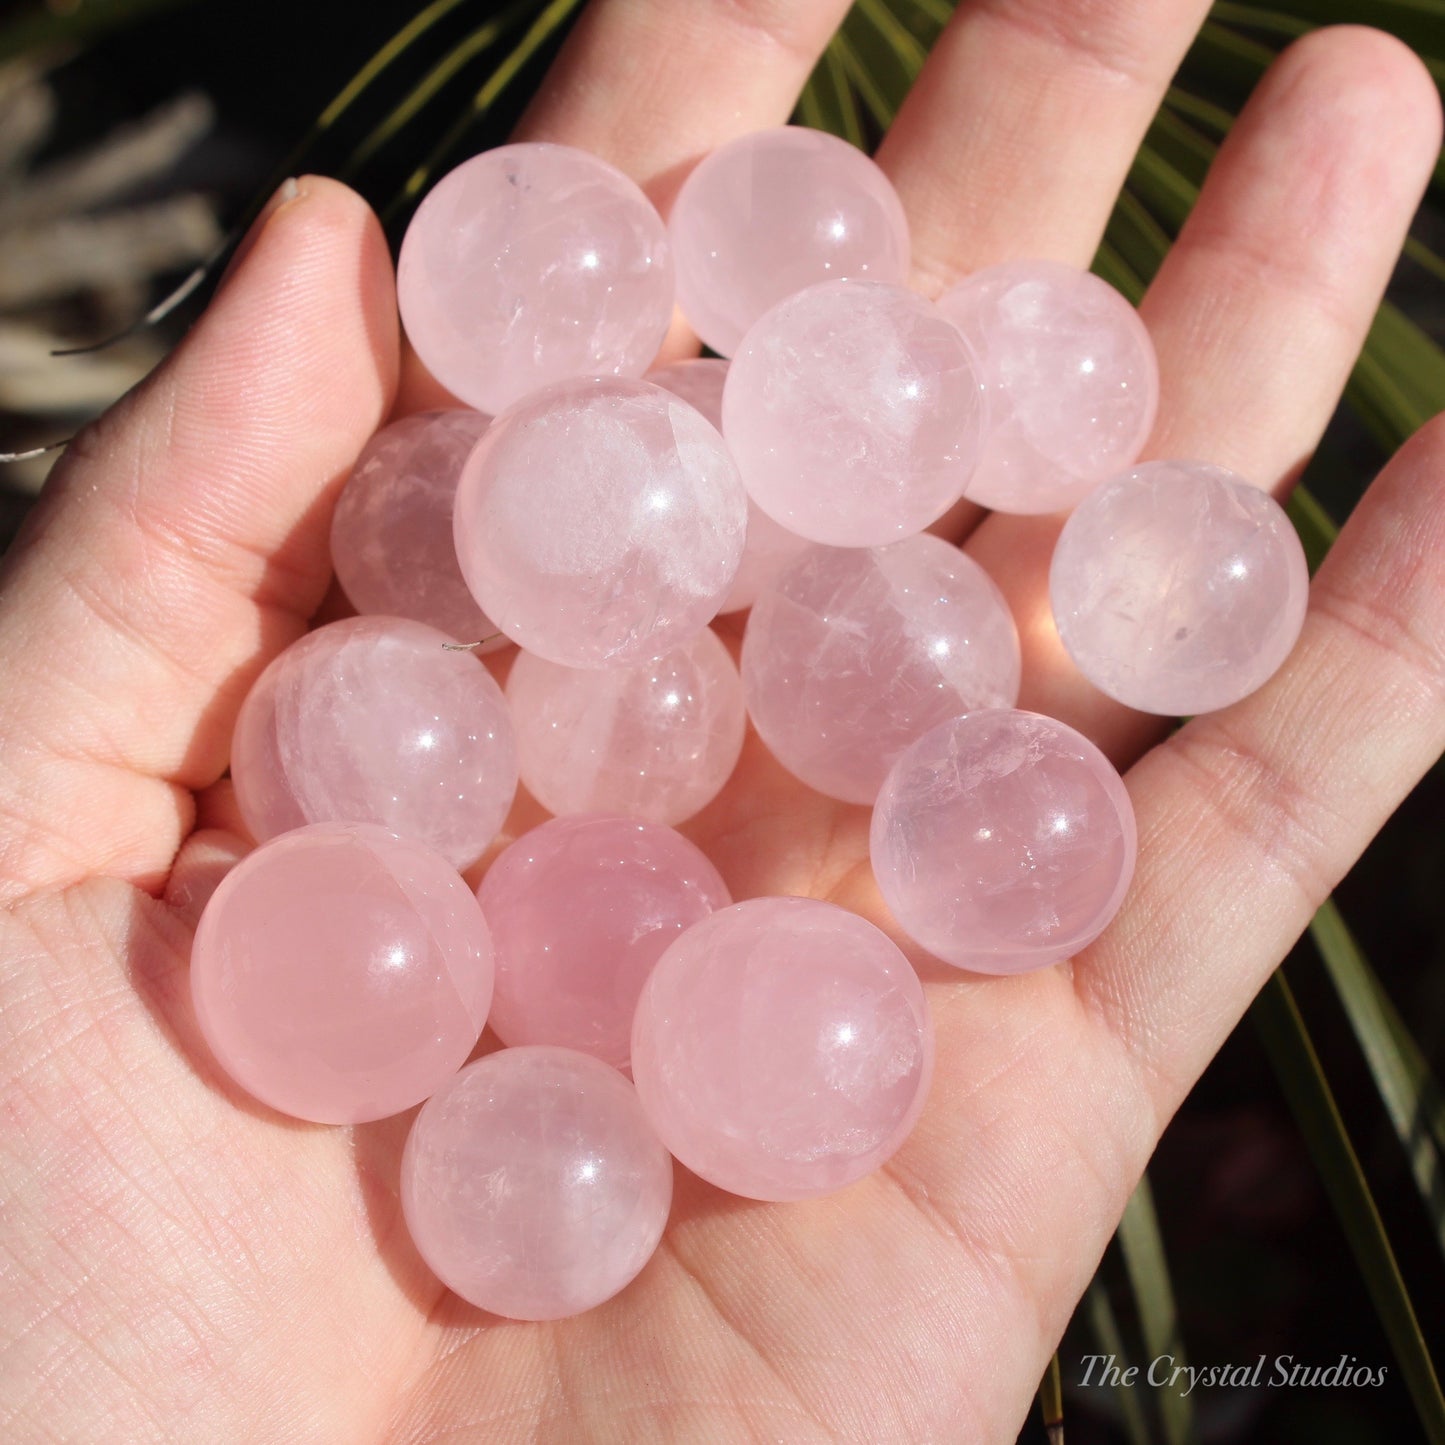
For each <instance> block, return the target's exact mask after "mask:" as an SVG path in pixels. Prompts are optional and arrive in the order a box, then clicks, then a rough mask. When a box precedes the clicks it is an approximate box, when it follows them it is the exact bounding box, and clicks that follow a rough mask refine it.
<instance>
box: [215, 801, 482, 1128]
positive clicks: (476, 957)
mask: <svg viewBox="0 0 1445 1445" xmlns="http://www.w3.org/2000/svg"><path fill="white" fill-rule="evenodd" d="M491 996H492V942H491V939H490V937H489V936H488V933H487V925H486V922H485V920H484V919H483V917H482V910H481V909H480V908H479V907H478V906H477V901H476V899H475V898H474V897H473V896H472V893H471V890H470V889H469V888H468V887H467V885H466V884H465V883H464V882H463V881H462V880H461V878H460V877H459V876H458V874H457V871H456V869H454V868H453V867H452V866H451V865H450V864H449V863H447V861H446V860H445V859H444V858H440V857H438V856H437V854H435V853H433V852H431V851H430V850H428V849H426V848H423V847H422V846H421V845H420V844H419V843H414V842H412V841H411V840H410V839H407V838H398V837H397V836H396V835H395V834H393V833H388V832H387V831H386V830H385V829H383V828H377V827H373V826H371V825H370V824H356V823H321V824H318V825H317V826H315V827H313V828H301V829H298V830H297V831H296V832H294V833H287V834H285V836H283V837H280V838H275V839H273V840H272V841H271V842H269V843H263V844H262V845H261V846H260V847H259V848H257V849H256V851H255V852H254V853H251V854H250V855H249V856H247V857H246V858H243V859H242V860H241V862H240V863H238V864H237V865H236V867H235V868H233V869H232V870H231V872H230V873H228V874H227V875H226V877H225V878H224V879H223V880H222V882H221V886H220V887H219V888H217V889H216V891H215V893H214V894H213V895H212V897H211V900H210V902H209V903H208V904H207V905H206V909H205V912H204V913H203V914H202V915H201V923H200V927H199V928H198V929H197V930H196V941H195V944H194V946H193V948H192V950H191V997H192V999H193V1000H194V1003H195V1009H196V1018H197V1021H198V1022H199V1023H200V1026H201V1032H202V1034H204V1035H205V1039H206V1042H207V1043H208V1044H209V1045H210V1047H211V1052H212V1053H214V1054H215V1056H216V1060H217V1062H219V1064H220V1065H221V1067H222V1068H223V1069H225V1071H226V1072H227V1073H228V1074H230V1075H231V1077H232V1078H233V1079H235V1081H236V1082H237V1083H238V1084H240V1085H241V1087H242V1088H243V1089H245V1090H247V1092H249V1093H251V1094H254V1095H255V1096H256V1098H258V1099H260V1100H261V1101H262V1102H263V1103H266V1104H269V1105H270V1106H271V1107H272V1108H273V1109H279V1110H280V1111H281V1112H282V1113H283V1114H294V1115H295V1116H296V1117H297V1118H298V1119H311V1120H314V1121H315V1122H316V1123H318V1124H358V1123H362V1122H364V1121H365V1120H367V1119H384V1118H386V1117H387V1116H388V1115H391V1114H399V1113H401V1112H402V1110H404V1109H410V1108H411V1107H412V1106H413V1105H414V1104H419V1103H421V1101H422V1100H423V1099H425V1098H426V1097H427V1095H428V1094H430V1093H431V1092H432V1090H434V1089H436V1088H438V1087H440V1086H441V1085H442V1084H443V1083H445V1081H446V1080H447V1079H448V1078H449V1077H450V1076H451V1075H452V1074H453V1073H455V1072H456V1070H457V1069H458V1068H460V1067H461V1065H462V1064H463V1063H465V1062H466V1058H467V1055H468V1054H469V1053H471V1051H472V1048H473V1046H474V1045H475V1044H476V1041H477V1036H478V1035H479V1034H480V1033H481V1031H482V1025H483V1024H484V1023H485V1022H486V1018H487V1005H488V1003H489V1001H490V999H491Z"/></svg>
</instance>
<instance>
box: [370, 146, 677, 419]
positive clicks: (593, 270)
mask: <svg viewBox="0 0 1445 1445" xmlns="http://www.w3.org/2000/svg"><path fill="white" fill-rule="evenodd" d="M396 295H397V302H398V304H399V305H400V307H401V319H402V321H403V323H404V324H405V326H406V334H407V336H408V337H410V338H411V343H412V345H413V346H414V347H415V348H416V351H417V355H418V356H419V357H420V358H421V360H422V362H423V363H424V364H425V365H426V368H427V370H428V371H430V372H431V374H432V375H433V376H434V377H435V378H436V379H437V380H438V381H439V382H441V384H442V385H443V386H444V387H446V388H447V390H448V391H450V392H452V394H453V395H455V396H457V397H460V398H461V400H462V401H464V402H466V403H467V405H468V406H474V407H476V408H477V409H478V410H479V411H485V412H489V413H491V414H492V415H493V416H495V415H496V414H497V413H498V412H500V411H502V410H503V409H504V408H505V407H508V406H511V405H512V403H513V402H515V401H518V400H520V399H521V398H522V397H524V396H526V395H527V393H528V392H532V391H536V390H537V389H538V388H539V387H543V386H547V385H550V384H551V383H552V382H554V381H561V380H563V379H564V378H566V377H571V376H604V375H616V376H640V375H641V374H642V373H643V372H644V371H645V370H646V369H647V366H648V363H649V362H650V361H651V360H652V358H653V357H654V356H656V355H657V348H658V347H659V346H661V345H662V338H663V337H664V336H665V335H666V334H667V328H668V325H669V323H670V322H671V320H672V303H673V276H672V257H671V253H670V251H669V248H668V244H667V232H666V230H665V228H664V226H663V224H662V219H661V217H659V216H658V214H657V212H656V211H655V210H654V209H653V206H652V203H651V202H650V201H649V200H648V199H647V197H646V196H644V195H643V194H642V192H641V191H640V190H639V189H638V188H637V187H636V186H635V185H634V184H633V183H632V182H631V181H630V180H628V178H627V177H626V176H624V175H623V174H622V172H621V171H618V170H615V169H614V168H613V167H612V166H609V165H608V164H607V163H606V162H605V161H601V160H598V159H597V157H596V156H592V155H588V154H587V153H586V152H585V151H579V150H573V149H572V148H571V147H569V146H559V145H548V144H543V143H538V142H533V143H528V144H524V145H508V146H501V147H499V148H498V149H496V150H491V151H486V152H484V153H483V154H481V155H479V156H473V157H472V159H471V160H469V161H464V162H463V163H462V164H461V165H459V166H458V167H457V168H456V169H455V170H454V171H451V172H450V173H449V174H447V175H445V176H443V177H442V179H441V180H440V181H438V182H437V184H436V185H435V186H433V187H432V189H431V191H430V193H429V194H428V195H427V197H426V199H425V200H424V201H423V202H422V203H421V205H420V206H418V207H417V212H416V215H415V216H414V217H413V218H412V222H411V224H410V225H409V226H408V227H407V230H406V237H405V239H404V240H403V241H402V245H401V255H400V257H399V259H398V261H397V268H396Z"/></svg>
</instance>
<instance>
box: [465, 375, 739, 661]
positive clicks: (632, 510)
mask: <svg viewBox="0 0 1445 1445" xmlns="http://www.w3.org/2000/svg"><path fill="white" fill-rule="evenodd" d="M746 533H747V498H746V496H745V494H744V492H743V488H742V483H741V482H740V481H739V479H738V473H737V468H736V467H735V466H734V465H733V461H732V458H731V457H730V456H729V455H728V451H727V448H726V447H725V446H724V445H723V440H722V438H721V437H720V436H719V435H718V433H717V431H716V429H715V428H714V427H712V426H710V425H709V424H708V423H707V421H706V420H704V418H703V417H702V416H701V415H700V414H699V413H698V412H697V411H695V410H694V409H693V408H692V407H690V406H688V405H687V404H686V403H685V402H683V401H681V400H679V399H678V398H677V397H675V396H673V395H672V394H671V393H670V392H667V391H664V390H663V389H662V388H661V387H660V386H652V385H650V384H649V383H647V382H641V381H579V382H564V383H562V384H561V385H559V386H555V387H551V388H549V389H548V390H546V391H543V392H539V393H538V394H537V395H535V396H531V397H528V398H527V400H526V401H524V402H522V403H521V404H520V405H519V406H516V407H513V408H512V410H511V411H509V412H506V413H505V414H504V415H502V416H499V417H498V418H497V419H496V421H494V422H493V423H492V425H491V428H490V429H489V430H488V432H487V434H486V436H485V437H483V438H482V440H481V442H480V444H479V445H478V446H477V449H476V450H475V451H474V452H473V453H472V454H471V457H470V458H469V459H468V461H467V464H466V467H465V468H464V470H463V472H462V481H461V486H460V488H459V489H458V492H457V504H456V516H455V523H454V534H455V538H456V547H457V556H458V558H459V559H460V561H461V567H462V575H463V576H464V577H465V578H466V579H467V585H468V586H469V587H470V588H471V590H472V594H473V595H474V596H475V597H476V599H477V601H478V602H479V603H480V604H481V606H482V608H483V610H484V611H485V612H486V614H487V615H488V616H489V617H490V618H492V619H493V621H495V622H496V624H497V625H498V626H499V627H500V628H501V629H502V631H503V632H505V633H506V634H507V636H508V637H510V638H512V639H513V640H514V641H516V642H519V643H521V645H522V646H523V647H525V648H526V649H527V650H528V651H529V652H535V653H536V654H537V655H538V656H539V657H545V658H548V659H550V660H551V661H552V662H558V663H561V664H563V665H564V666H566V667H626V666H628V665H630V664H632V663H636V662H642V661H645V660H646V659H647V658H649V657H657V656H658V655H659V654H661V653H663V652H666V651H667V650H668V649H669V648H670V647H675V646H676V645H677V644H678V643H680V642H682V641H683V640H684V639H685V638H687V637H689V636H690V635H692V634H693V633H695V632H697V631H698V629H699V628H702V627H704V626H706V624H707V623H708V621H709V620H710V619H711V618H712V617H713V616H715V615H716V613H717V610H718V607H719V605H720V604H721V602H722V600H723V598H724V597H726V596H727V593H728V589H729V588H731V586H732V584H733V578H734V576H735V575H736V573H737V570H738V562H739V561H740V560H741V558H742V553H743V541H744V538H745V536H746Z"/></svg>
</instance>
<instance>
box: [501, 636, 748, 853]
mask: <svg viewBox="0 0 1445 1445" xmlns="http://www.w3.org/2000/svg"><path fill="white" fill-rule="evenodd" d="M507 702H508V704H509V706H510V707H511V710H512V717H513V720H514V722H515V724H516V728H517V749H518V759H519V762H520V768H521V776H522V782H523V783H524V784H525V785H526V788H527V791H528V792H529V793H531V795H532V796H533V797H534V798H536V800H537V801H538V802H539V803H541V805H542V806H543V807H544V808H546V809H547V811H548V812H551V813H624V814H626V815H627V816H628V817H632V818H641V819H643V820H645V821H646V822H650V823H666V824H669V825H671V824H674V823H680V822H682V821H683V819H684V818H690V817H692V815H693V814H694V813H696V812H697V811H698V810H699V809H700V808H703V807H705V806H706V805H707V804H708V803H710V802H711V801H712V800H713V799H714V798H715V797H716V796H717V795H718V793H719V792H721V791H722V786H723V784H724V783H726V782H727V780H728V778H729V777H730V776H731V775H732V770H733V768H734V767H735V766H736V765H737V760H738V754H739V753H740V752H741V751H742V746H743V732H744V730H745V728H746V725H747V717H746V713H745V711H744V708H743V685H742V682H741V680H740V679H739V677H738V670H737V668H736V667H735V666H733V660H732V658H731V657H729V656H728V651H727V648H726V647H724V646H723V644H722V642H721V640H720V639H719V638H718V636H717V634H716V633H714V632H712V631H711V630H710V629H708V628H704V629H703V630H702V631H701V632H698V633H695V634H694V635H693V636H692V637H690V638H688V640H687V641H686V642H684V643H682V644H681V645H680V646H678V647H674V648H673V649H672V650H671V651H670V652H665V653H663V655H662V656H661V657H659V658H654V659H653V660H652V661H651V662H643V663H638V664H637V665H636V666H635V667H625V668H608V669H605V670H598V669H590V668H589V669H583V668H573V667H559V666H557V664H556V663H554V662H547V661H546V660H545V659H543V658H540V657H534V656H533V655H532V654H531V653H529V652H523V653H519V654H518V656H517V660H516V662H515V663H513V664H512V673H511V676H510V677H509V678H508V679H507Z"/></svg>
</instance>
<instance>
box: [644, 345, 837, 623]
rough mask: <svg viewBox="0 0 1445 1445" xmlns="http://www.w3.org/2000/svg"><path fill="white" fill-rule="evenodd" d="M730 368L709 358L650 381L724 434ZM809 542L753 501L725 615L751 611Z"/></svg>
mask: <svg viewBox="0 0 1445 1445" xmlns="http://www.w3.org/2000/svg"><path fill="white" fill-rule="evenodd" d="M727 374H728V363H727V362H725V361H718V360H716V359H715V358H712V357H708V358H704V359H701V360H698V361H675V362H673V363H672V365H671V366H660V367H658V368H657V370H656V371H649V372H648V373H647V380H648V381H650V382H652V383H653V384H654V385H655V386H661V387H665V388H666V389H667V390H668V391H670V392H672V393H673V395H674V396H680V397H681V398H682V399H683V400H684V401H685V402H687V404H688V405H689V406H694V407H696V408H697V409H698V411H700V412H701V413H702V414H703V416H705V417H706V418H707V419H708V421H710V422H711V423H712V424H713V425H714V426H715V427H717V428H718V429H719V430H721V429H722V394H723V383H724V382H725V381H726V380H727ZM809 545H810V544H809V542H808V541H807V539H806V538H804V537H799V536H796V535H795V534H794V533H792V532H790V531H788V530H787V528H786V527H780V526H779V525H778V524H777V523H776V522H775V521H773V519H772V518H771V517H770V516H768V514H767V513H766V512H764V511H763V510H762V509H761V508H760V507H759V506H758V504H757V503H756V502H754V501H753V500H752V499H751V498H749V500H748V535H747V541H746V542H745V543H744V544H743V559H742V561H741V562H740V563H739V564H738V572H737V576H736V577H734V578H733V585H732V591H730V592H729V593H728V595H727V597H726V598H725V599H724V601H723V604H722V606H721V607H720V608H718V611H719V612H740V611H742V609H743V608H745V607H751V606H752V605H753V603H754V602H756V601H757V599H758V594H759V593H760V592H761V591H762V590H763V588H764V587H766V586H768V585H769V583H771V582H772V580H773V579H774V578H775V577H776V576H777V575H778V573H780V572H781V571H782V570H783V568H784V567H786V566H787V565H788V563H789V562H791V561H792V559H793V558H794V557H796V556H797V555H798V553H800V552H802V551H805V550H806V549H807V548H808V546H809Z"/></svg>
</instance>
